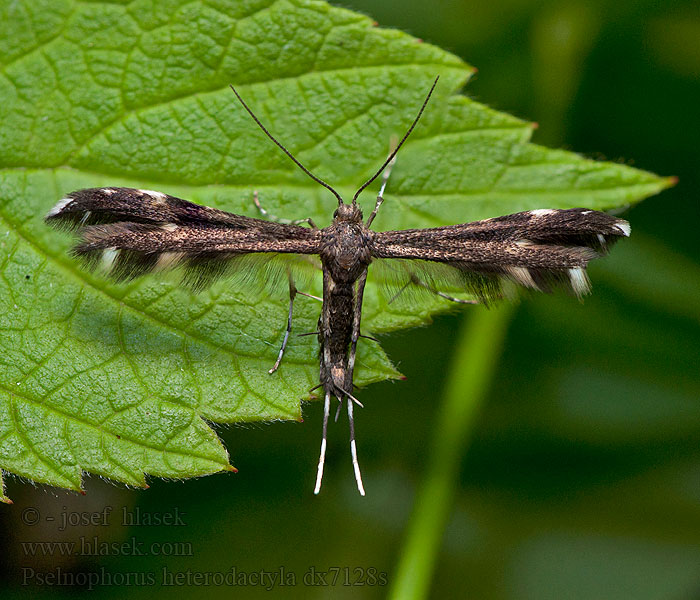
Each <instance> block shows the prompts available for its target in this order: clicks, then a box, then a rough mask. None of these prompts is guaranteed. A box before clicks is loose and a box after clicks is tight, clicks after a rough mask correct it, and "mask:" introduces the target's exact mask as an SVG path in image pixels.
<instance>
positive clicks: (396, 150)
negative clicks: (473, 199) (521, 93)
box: [234, 75, 440, 204]
mask: <svg viewBox="0 0 700 600" xmlns="http://www.w3.org/2000/svg"><path fill="white" fill-rule="evenodd" d="M438 79H440V76H439V75H438V76H437V77H436V78H435V81H434V82H433V85H432V87H431V88H430V91H429V92H428V95H427V96H426V97H425V100H423V105H422V106H421V107H420V110H419V111H418V115H417V116H416V118H415V119H413V123H411V126H410V127H409V128H408V131H407V132H406V133H405V134H404V136H403V137H402V138H401V141H400V142H399V145H398V146H396V148H394V151H393V152H392V153H391V154H389V157H388V158H387V159H386V160H385V161H384V162H383V163H382V166H381V167H379V170H378V171H377V172H376V173H375V174H374V175H372V177H370V178H369V179H368V180H367V181H365V182H364V183H363V184H362V186H361V187H360V189H359V190H357V191H356V192H355V195H354V196H353V197H352V203H353V204H356V203H357V197H358V196H359V195H360V194H361V193H362V191H363V190H364V189H365V188H366V187H367V186H368V185H369V184H370V183H372V182H373V181H374V180H375V179H376V178H377V177H379V176H380V175H381V174H382V171H383V170H384V168H385V167H386V166H387V165H388V164H389V163H390V162H391V161H392V160H394V157H395V156H396V154H397V153H398V151H399V149H400V148H401V146H403V143H404V142H405V141H406V139H407V138H408V136H409V135H411V132H412V131H413V129H414V128H415V126H416V125H417V124H418V121H419V119H420V118H421V116H422V115H423V111H424V110H425V107H426V106H427V105H428V100H430V96H432V95H433V90H434V89H435V86H436V85H437V82H438ZM234 91H235V90H234ZM268 135H269V134H268Z"/></svg>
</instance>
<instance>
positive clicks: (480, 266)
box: [372, 208, 630, 302]
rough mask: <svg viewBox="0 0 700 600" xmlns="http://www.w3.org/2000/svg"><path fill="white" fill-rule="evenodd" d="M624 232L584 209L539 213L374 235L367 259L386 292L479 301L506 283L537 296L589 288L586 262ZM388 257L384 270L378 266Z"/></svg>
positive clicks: (621, 224) (620, 224) (625, 227)
mask: <svg viewBox="0 0 700 600" xmlns="http://www.w3.org/2000/svg"><path fill="white" fill-rule="evenodd" d="M629 233H630V228H629V224H628V223H627V222H626V221H623V220H622V219H618V218H615V217H612V216H610V215H608V214H606V213H603V212H599V211H594V210H590V209H584V208H575V209H564V210H557V209H540V210H532V211H525V212H521V213H514V214H512V215H505V216H503V217H497V218H493V219H486V220H483V221H475V222H473V223H465V224H461V225H453V226H448V227H436V228H429V229H413V230H402V231H387V232H380V233H377V234H376V235H375V238H374V240H373V249H372V255H373V257H374V258H375V259H385V260H380V261H378V262H379V269H378V270H379V275H380V278H383V279H384V280H385V281H386V282H388V283H389V285H390V287H394V288H398V289H399V290H401V289H405V290H406V291H413V292H417V291H418V292H420V291H427V292H432V293H444V292H445V291H447V292H448V293H449V292H450V291H453V290H455V289H457V290H459V291H461V292H464V293H466V294H467V295H470V296H471V297H473V298H477V299H478V300H479V301H482V302H489V301H491V300H494V299H497V298H500V297H502V296H504V295H507V294H508V293H509V290H510V288H512V284H513V283H515V284H518V285H520V286H522V287H525V288H530V289H534V290H538V291H543V292H550V291H552V290H553V289H554V288H555V287H558V286H559V287H563V288H565V289H567V290H569V291H570V292H572V293H573V294H575V295H577V296H581V295H583V294H586V293H587V292H588V291H589V287H590V283H589V280H588V275H587V273H586V267H587V265H588V262H589V261H590V260H592V259H594V258H597V257H598V256H601V255H603V254H605V253H606V252H607V251H608V249H609V248H610V246H611V245H612V244H613V243H614V242H615V241H617V240H618V239H620V238H622V237H626V236H628V235H629ZM386 259H390V262H389V263H388V264H387V265H384V266H382V265H381V263H383V262H386Z"/></svg>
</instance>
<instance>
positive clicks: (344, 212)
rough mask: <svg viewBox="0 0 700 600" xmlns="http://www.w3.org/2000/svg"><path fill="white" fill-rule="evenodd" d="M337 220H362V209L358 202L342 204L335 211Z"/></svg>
mask: <svg viewBox="0 0 700 600" xmlns="http://www.w3.org/2000/svg"><path fill="white" fill-rule="evenodd" d="M333 219H334V220H335V221H348V222H350V223H361V222H362V210H361V209H360V207H359V206H358V205H357V204H341V205H339V206H338V208H336V209H335V212H334V213H333Z"/></svg>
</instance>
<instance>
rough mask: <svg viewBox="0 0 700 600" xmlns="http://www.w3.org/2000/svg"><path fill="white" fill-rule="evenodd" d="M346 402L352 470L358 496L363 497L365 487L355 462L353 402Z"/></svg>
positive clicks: (358, 465) (357, 463)
mask: <svg viewBox="0 0 700 600" xmlns="http://www.w3.org/2000/svg"><path fill="white" fill-rule="evenodd" d="M347 401H348V421H350V452H351V453H352V468H353V469H354V471H355V481H356V482H357V491H358V492H360V496H364V495H365V486H364V485H362V473H360V463H359V462H357V444H356V443H355V419H354V417H353V414H352V406H353V404H354V402H353V401H352V400H350V398H348V399H347Z"/></svg>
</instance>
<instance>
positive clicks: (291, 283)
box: [268, 272, 323, 375]
mask: <svg viewBox="0 0 700 600" xmlns="http://www.w3.org/2000/svg"><path fill="white" fill-rule="evenodd" d="M287 277H288V279H289V313H288V315H287V329H286V330H285V332H284V339H283V340H282V347H281V348H280V352H279V354H278V355H277V360H276V361H275V364H274V365H273V366H272V368H271V369H270V370H269V371H268V373H269V374H270V375H272V374H273V373H274V372H275V371H276V370H277V369H279V366H280V363H281V362H282V357H283V356H284V351H285V350H286V348H287V342H288V341H289V335H290V334H291V332H292V312H293V310H294V298H296V297H297V295H300V296H306V297H307V298H313V299H314V300H318V301H319V302H323V299H321V298H319V297H318V296H313V295H311V294H307V293H306V292H300V291H299V290H298V289H297V288H296V286H295V285H294V279H292V274H291V273H290V272H287ZM316 334H318V332H317V331H316V332H313V333H300V334H299V337H301V336H304V335H316Z"/></svg>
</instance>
